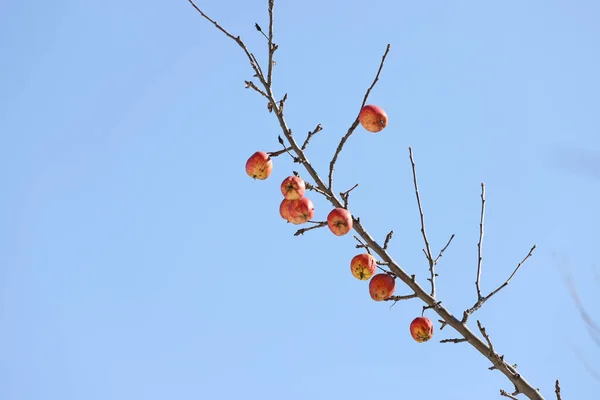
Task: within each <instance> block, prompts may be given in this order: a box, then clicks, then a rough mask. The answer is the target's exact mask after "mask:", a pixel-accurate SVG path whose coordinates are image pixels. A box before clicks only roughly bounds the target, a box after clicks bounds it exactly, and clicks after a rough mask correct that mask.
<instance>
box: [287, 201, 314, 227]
mask: <svg viewBox="0 0 600 400" xmlns="http://www.w3.org/2000/svg"><path fill="white" fill-rule="evenodd" d="M288 210H289V215H290V220H289V221H290V222H291V223H292V224H295V225H300V224H303V223H305V222H307V221H310V220H311V219H312V217H313V216H314V215H315V206H314V205H313V202H312V201H311V200H310V199H309V198H307V197H302V198H301V199H297V200H290V203H289V207H288Z"/></svg>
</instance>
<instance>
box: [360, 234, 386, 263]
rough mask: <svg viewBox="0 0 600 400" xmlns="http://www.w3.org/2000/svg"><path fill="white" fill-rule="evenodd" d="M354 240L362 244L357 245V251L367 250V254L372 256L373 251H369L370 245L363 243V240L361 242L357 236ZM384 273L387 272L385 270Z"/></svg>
mask: <svg viewBox="0 0 600 400" xmlns="http://www.w3.org/2000/svg"><path fill="white" fill-rule="evenodd" d="M354 239H356V240H357V241H358V243H360V244H357V245H356V248H357V249H365V250H367V253H369V254H371V250H370V249H369V245H368V244H366V243H364V242H363V241H362V240H360V238H359V237H358V236H356V235H354ZM384 271H385V270H384Z"/></svg>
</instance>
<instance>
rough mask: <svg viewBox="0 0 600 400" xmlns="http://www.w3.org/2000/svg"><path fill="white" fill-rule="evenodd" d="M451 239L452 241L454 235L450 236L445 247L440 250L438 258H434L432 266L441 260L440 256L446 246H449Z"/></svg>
mask: <svg viewBox="0 0 600 400" xmlns="http://www.w3.org/2000/svg"><path fill="white" fill-rule="evenodd" d="M452 239H454V233H453V234H452V236H450V239H449V240H448V243H446V245H445V246H444V247H443V248H442V250H440V254H438V256H437V257H436V258H435V260H433V264H435V265H437V262H438V261H439V259H440V258H442V255H444V252H445V251H446V249H447V248H448V246H450V243H452Z"/></svg>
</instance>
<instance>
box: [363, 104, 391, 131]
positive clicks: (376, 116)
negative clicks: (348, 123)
mask: <svg viewBox="0 0 600 400" xmlns="http://www.w3.org/2000/svg"><path fill="white" fill-rule="evenodd" d="M358 119H359V121H360V124H361V125H362V126H363V128H365V129H366V130H368V131H369V132H379V131H381V130H382V129H383V128H385V127H386V126H387V123H388V116H387V114H386V112H385V111H384V110H383V109H382V108H381V107H378V106H375V105H373V104H368V105H366V106H364V107H363V108H362V110H360V114H358Z"/></svg>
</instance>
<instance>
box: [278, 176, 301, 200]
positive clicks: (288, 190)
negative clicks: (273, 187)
mask: <svg viewBox="0 0 600 400" xmlns="http://www.w3.org/2000/svg"><path fill="white" fill-rule="evenodd" d="M305 190H306V185H305V184H304V181H303V180H302V179H301V178H298V177H297V176H288V177H287V178H285V179H284V180H283V182H281V194H283V197H285V198H286V199H289V200H297V199H301V198H302V197H303V196H304V191H305Z"/></svg>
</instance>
